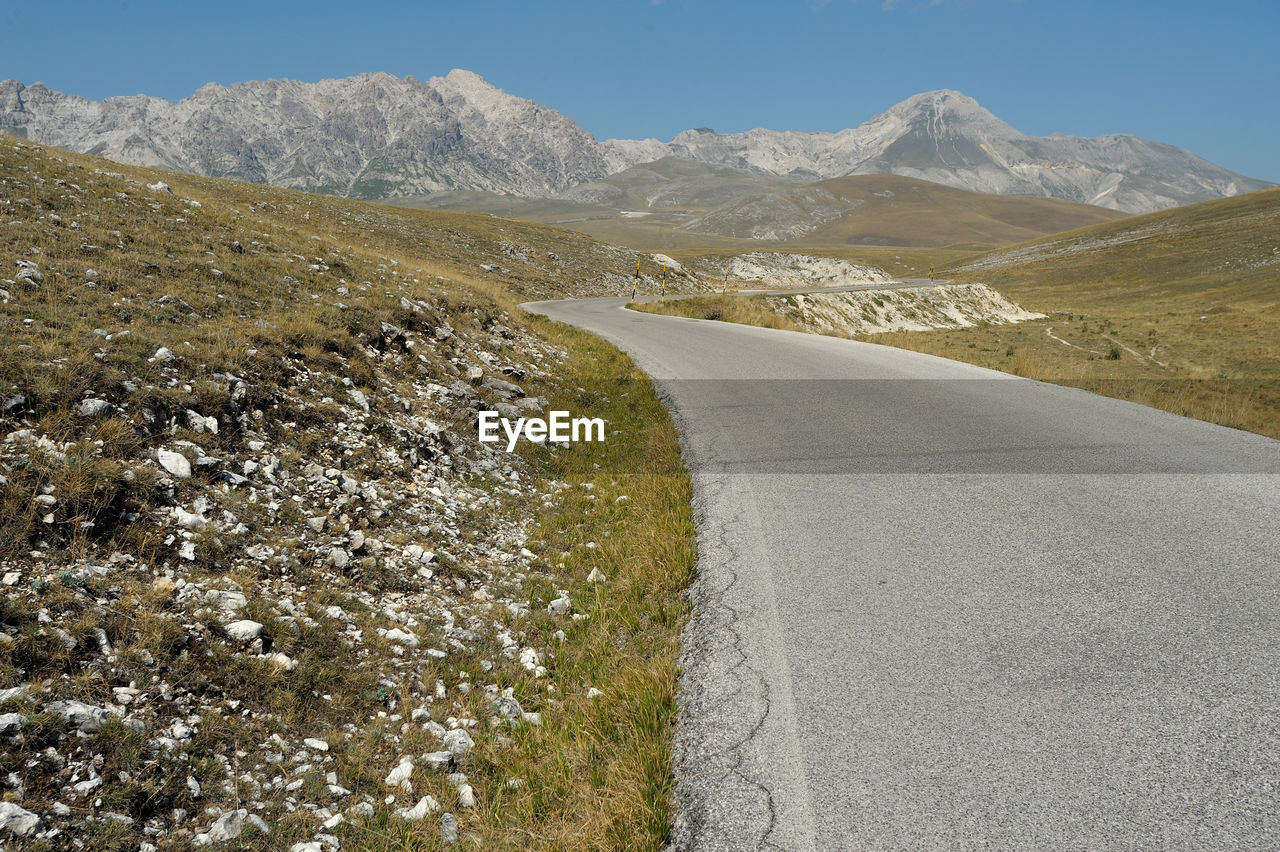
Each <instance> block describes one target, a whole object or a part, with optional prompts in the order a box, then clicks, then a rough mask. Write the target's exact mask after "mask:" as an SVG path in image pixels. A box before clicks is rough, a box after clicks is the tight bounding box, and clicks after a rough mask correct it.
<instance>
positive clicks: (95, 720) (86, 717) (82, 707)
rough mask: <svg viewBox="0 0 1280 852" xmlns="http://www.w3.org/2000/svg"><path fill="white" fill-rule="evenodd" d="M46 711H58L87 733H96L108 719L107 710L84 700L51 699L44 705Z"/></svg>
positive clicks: (72, 724) (78, 728) (69, 721)
mask: <svg viewBox="0 0 1280 852" xmlns="http://www.w3.org/2000/svg"><path fill="white" fill-rule="evenodd" d="M44 712H46V713H57V714H58V715H59V716H61V717H62V718H64V719H66V720H67V723H68V724H70V725H71V727H73V728H75V729H76V730H78V731H83V732H84V733H86V734H96V733H97V732H98V731H100V730H102V726H103V724H104V723H105V722H106V721H107V715H108V714H107V711H106V710H104V709H103V708H101V707H94V706H93V705H92V704H85V703H84V702H82V701H51V702H49V703H48V704H46V705H44Z"/></svg>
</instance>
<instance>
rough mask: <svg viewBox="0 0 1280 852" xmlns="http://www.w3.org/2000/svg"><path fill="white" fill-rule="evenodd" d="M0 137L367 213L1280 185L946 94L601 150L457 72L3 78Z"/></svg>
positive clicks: (1163, 198)
mask: <svg viewBox="0 0 1280 852" xmlns="http://www.w3.org/2000/svg"><path fill="white" fill-rule="evenodd" d="M0 131H5V132H9V133H15V134H17V135H21V136H25V137H27V138H29V139H32V140H35V141H40V142H45V143H48V144H52V145H58V146H61V147H65V148H69V149H72V150H76V151H82V152H88V153H93V154H97V155H100V156H104V157H109V158H111V159H115V160H119V161H121V162H126V163H132V164H137V165H147V166H159V167H164V168H172V169H178V170H182V171H190V172H197V173H201V174H208V175H214V176H219V177H233V178H240V179H244V180H250V181H256V182H260V183H269V184H274V185H278V186H286V187H292V188H297V189H305V190H311V191H316V192H323V193H329V194H335V195H344V196H350V197H358V198H398V197H406V196H418V195H426V194H431V193H435V192H440V191H445V190H469V191H475V190H479V191H486V192H497V193H509V194H514V195H520V196H525V197H531V198H555V197H560V196H562V195H565V194H566V193H568V197H569V198H570V199H571V200H574V201H582V200H585V198H586V197H590V198H591V200H592V201H593V202H594V203H605V204H608V203H609V199H605V198H601V197H598V195H599V194H598V192H595V193H594V194H593V191H590V190H584V189H583V188H582V187H583V185H584V184H591V183H593V182H599V181H600V180H601V179H603V178H606V177H608V176H610V175H614V174H618V173H621V172H625V171H626V170H628V169H630V168H633V167H635V166H638V165H641V164H645V163H650V162H653V161H657V160H660V159H663V158H677V159H682V160H688V161H696V162H700V163H703V164H706V165H710V166H715V167H718V168H719V169H720V170H721V171H722V172H723V174H724V177H725V182H726V184H727V185H732V184H734V183H738V184H740V183H741V182H742V178H743V177H744V176H754V177H776V178H780V179H782V180H786V181H794V182H796V183H808V182H812V181H817V180H821V179H827V178H834V177H842V176H847V175H860V174H896V175H903V176H907V177H915V178H921V179H924V180H929V181H933V182H936V183H942V184H945V185H948V186H952V187H956V188H960V189H969V190H975V191H979V192H987V193H998V194H1016V195H1040V196H1046V197H1051V198H1060V199H1065V200H1069V201H1078V202H1083V203H1087V204H1092V205H1097V206H1102V207H1108V208H1111V209H1114V210H1120V211H1124V212H1130V213H1140V212H1149V211H1152V210H1158V209H1162V208H1167V207H1173V206H1177V205H1180V204H1187V203H1191V202H1195V201H1203V200H1207V199H1211V198H1218V197H1224V196H1231V195H1238V194H1241V193H1244V192H1250V191H1253V190H1257V189H1262V188H1265V187H1267V186H1270V184H1268V183H1266V182H1264V181H1259V180H1254V179H1252V178H1248V177H1246V176H1244V175H1240V174H1237V173H1235V172H1231V171H1228V170H1226V169H1223V168H1221V167H1219V166H1216V165H1214V164H1213V163H1210V162H1208V161H1206V160H1204V159H1201V158H1200V157H1197V156H1195V155H1194V154H1191V153H1190V152H1188V151H1185V150H1183V149H1181V148H1176V147H1174V146H1171V145H1165V144H1161V143H1158V142H1152V141H1148V140H1145V139H1141V138H1138V137H1136V136H1128V135H1111V136H1102V137H1098V138H1094V139H1089V138H1081V137H1074V136H1064V135H1061V134H1054V135H1052V136H1047V137H1032V136H1026V135H1024V134H1022V133H1020V132H1019V131H1017V130H1016V129H1014V128H1013V127H1011V126H1009V125H1008V124H1006V123H1005V122H1003V121H1001V120H1000V119H998V118H997V117H996V116H994V115H992V114H991V113H990V112H989V111H987V110H986V109H984V108H983V107H982V106H981V105H979V104H978V102H977V101H975V100H974V99H972V98H970V97H967V96H965V95H963V94H961V93H959V92H954V91H947V90H943V91H936V92H927V93H924V94H920V95H916V96H915V97H912V98H909V99H908V100H906V101H903V102H902V103H900V104H897V105H896V106H894V107H892V108H890V109H889V110H888V111H886V112H884V113H882V114H881V115H878V116H876V117H875V118H872V119H871V120H869V121H866V122H864V123H862V124H860V125H858V126H856V127H851V128H849V129H846V130H841V131H839V132H837V133H800V132H792V131H774V130H763V129H757V130H751V131H749V132H746V133H737V134H720V133H716V132H714V131H711V130H705V129H702V130H688V131H685V132H683V133H681V134H679V135H677V136H676V137H675V138H674V139H672V140H671V141H670V142H661V141H659V140H657V139H645V140H617V139H610V140H605V141H603V142H600V141H597V140H596V139H595V138H594V137H593V136H591V135H590V134H589V133H587V132H586V131H584V130H583V129H582V128H581V127H579V126H578V125H577V124H576V123H575V122H574V121H572V120H571V119H569V118H567V117H566V116H564V115H562V114H560V113H558V112H556V111H555V110H553V109H550V108H548V107H545V106H542V105H540V104H537V103H534V102H533V101H529V100H526V99H523V98H519V97H516V96H514V95H511V94H508V93H506V92H503V91H501V90H500V89H497V88H495V87H493V86H491V85H489V84H488V83H487V82H485V81H484V80H483V79H482V78H481V77H479V76H477V75H476V74H473V73H471V72H469V71H463V70H454V71H452V72H450V73H449V74H448V75H447V76H445V77H434V78H431V79H430V80H427V81H420V80H417V79H415V78H413V77H403V78H401V77H395V76H393V75H390V74H385V73H375V74H362V75H360V76H357V77H351V78H348V79H340V80H322V81H320V82H318V83H302V82H297V81H293V80H267V81H261V82H248V83H236V84H233V85H231V86H222V85H218V84H213V83H211V84H209V85H207V86H204V87H202V88H201V89H200V90H199V91H197V92H195V93H194V94H193V95H191V96H190V97H188V98H184V99H183V100H181V101H178V102H177V103H174V102H171V101H167V100H163V99H160V98H153V97H147V96H144V95H137V96H133V97H120V98H108V99H106V100H103V101H101V102H94V101H89V100H86V99H84V98H80V97H76V96H74V95H66V94H62V93H59V92H55V91H53V90H51V89H48V88H47V87H45V86H43V85H41V84H39V83H36V84H34V85H31V86H24V85H23V84H22V83H20V82H18V81H17V80H7V81H4V82H3V83H0ZM755 191H758V188H757V189H756V190H755ZM726 192H728V190H727V191H726ZM584 196H585V197H584Z"/></svg>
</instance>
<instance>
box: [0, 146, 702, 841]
mask: <svg viewBox="0 0 1280 852" xmlns="http://www.w3.org/2000/svg"><path fill="white" fill-rule="evenodd" d="M161 181H163V183H164V184H168V186H166V185H163V184H162V183H161ZM634 262H635V261H634V255H631V254H629V253H622V254H620V253H618V252H617V251H615V250H612V249H609V248H607V247H604V246H601V245H599V244H597V243H595V242H594V241H592V240H590V239H588V238H586V237H583V236H581V235H578V234H573V233H569V232H565V231H557V230H555V229H548V228H542V227H537V226H529V225H522V224H517V223H512V222H507V221H502V220H497V219H494V218H492V217H487V216H471V215H463V214H439V213H425V212H417V211H407V210H402V209H395V208H389V207H380V206H374V205H368V204H362V203H358V202H350V201H344V200H340V199H334V198H325V197H319V196H311V195H305V194H302V193H296V192H289V191H284V190H276V189H270V188H266V187H261V186H253V185H247V184H237V183H230V182H226V181H218V180H214V179H206V178H199V177H193V176H189V175H180V174H169V173H164V174H161V173H157V172H152V171H148V170H144V169H137V168H129V167H123V166H119V165H117V164H114V163H107V162H105V161H101V160H95V159H93V158H91V157H85V156H77V155H71V154H67V153H65V152H60V151H56V150H53V149H46V148H42V147H39V146H34V145H29V144H26V143H23V142H21V141H19V140H16V139H13V138H9V137H0V341H2V343H0V346H3V359H2V360H0V512H2V513H3V515H2V518H3V520H0V576H3V586H2V587H0V647H2V648H3V650H2V651H0V720H3V722H2V723H3V725H4V731H5V735H4V736H3V737H2V738H0V778H4V779H7V780H6V781H5V782H4V783H5V793H4V797H5V800H6V802H11V803H12V804H13V805H14V806H17V807H21V808H23V809H25V810H27V811H29V812H30V813H32V814H33V815H34V816H35V817H37V818H38V819H39V821H40V825H39V827H38V828H37V829H35V830H33V832H32V833H31V834H29V835H28V836H26V837H25V839H23V840H20V841H14V842H19V843H22V844H24V845H23V846H22V847H21V848H32V849H71V848H92V849H104V850H116V849H120V850H124V849H128V850H136V849H138V848H140V846H141V847H142V848H146V847H145V846H143V844H151V845H152V846H153V847H158V848H159V849H163V850H169V849H174V850H176V849H186V848H189V847H191V846H192V845H193V844H196V843H198V842H200V841H201V840H203V839H205V838H207V839H211V840H217V839H219V838H220V837H230V839H228V840H225V841H223V842H220V843H219V848H225V849H255V850H277V849H288V848H290V847H291V846H292V845H293V844H294V843H297V842H304V841H305V842H320V843H325V844H327V843H329V842H330V841H329V840H328V839H327V838H333V839H334V840H333V842H335V843H340V844H341V846H342V848H343V849H362V850H365V849H367V850H392V849H394V850H408V849H436V848H439V847H440V845H441V843H442V836H447V835H448V834H449V833H450V832H451V831H452V830H453V829H454V828H455V827H456V830H457V831H458V833H459V835H460V837H461V839H462V841H463V842H464V843H465V844H466V846H467V847H468V848H471V847H477V848H496V849H504V848H528V847H533V848H544V849H588V848H658V847H660V846H661V844H662V842H663V839H664V837H665V833H666V825H667V819H668V811H667V808H668V793H669V788H670V784H671V774H670V760H669V737H670V730H671V722H672V719H673V714H674V710H675V703H674V702H675V698H674V696H675V678H676V659H677V650H678V636H679V629H680V625H681V623H682V621H683V617H684V612H685V602H684V599H683V597H682V592H683V588H684V586H685V585H686V584H687V582H688V580H689V578H690V575H691V571H692V547H693V544H692V541H693V538H692V537H693V526H692V519H691V516H690V509H689V480H688V477H687V475H686V473H685V472H684V470H683V468H682V466H681V463H680V458H679V451H678V445H677V442H676V439H675V433H674V430H673V429H672V427H671V424H670V422H669V421H668V419H667V417H666V414H665V412H664V411H663V409H662V407H661V405H660V404H659V402H658V400H657V398H656V396H655V395H654V392H653V389H652V387H651V385H650V384H649V382H648V380H647V379H646V378H645V377H644V376H643V374H641V373H639V372H638V371H637V370H636V369H635V368H634V366H633V365H631V364H630V362H629V361H628V360H627V359H626V358H625V357H624V356H622V355H621V354H620V353H618V352H617V351H616V350H614V349H612V348H611V347H608V346H607V345H605V344H603V343H601V342H600V341H598V340H595V339H594V338H590V337H588V336H586V335H583V334H579V333H577V332H574V331H572V330H570V329H567V328H564V327H561V326H556V325H554V324H552V323H550V322H547V321H543V320H541V319H538V318H529V317H527V316H525V315H524V314H523V313H522V312H520V311H519V310H517V309H516V308H515V303H516V301H517V300H519V299H520V298H523V297H524V296H543V295H555V294H563V293H574V294H589V293H593V292H601V291H604V292H614V291H615V286H616V284H617V280H618V279H621V280H622V281H625V282H628V283H629V278H627V277H626V276H627V273H629V272H630V270H631V269H633V268H634ZM517 294H519V295H517ZM486 408H498V409H500V410H505V411H509V412H511V413H512V414H515V413H516V412H519V413H523V414H529V413H534V412H538V411H545V410H548V409H552V408H560V409H567V410H570V411H573V412H574V413H575V414H580V415H586V416H599V417H603V418H605V419H606V420H607V421H608V423H609V427H610V433H611V436H610V437H609V438H608V439H607V440H606V441H605V442H604V443H594V444H577V445H572V446H567V447H548V446H545V445H526V446H523V447H522V448H521V449H520V451H519V452H518V453H516V454H514V455H508V454H506V453H505V452H503V451H502V450H501V449H498V448H495V447H494V446H492V445H487V444H483V445H482V444H480V443H479V442H478V440H477V437H476V418H477V412H478V410H480V409H486ZM553 601H559V602H558V603H555V604H553ZM464 732H465V733H464ZM396 773H399V774H401V775H403V776H404V778H403V779H399V778H397V777H396ZM389 778H390V779H392V780H390V781H389V780H388V779H389ZM202 835H203V836H204V837H202ZM9 839H10V838H5V840H4V841H3V842H8V841H9Z"/></svg>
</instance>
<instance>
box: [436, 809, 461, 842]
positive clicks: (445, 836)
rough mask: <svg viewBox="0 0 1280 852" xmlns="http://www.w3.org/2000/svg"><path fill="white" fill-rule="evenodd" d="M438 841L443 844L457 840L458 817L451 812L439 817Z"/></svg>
mask: <svg viewBox="0 0 1280 852" xmlns="http://www.w3.org/2000/svg"><path fill="white" fill-rule="evenodd" d="M440 842H441V843H442V844H444V845H445V846H452V845H453V844H455V843H457V842H458V818H457V817H455V816H454V815H453V814H445V815H444V816H442V817H440Z"/></svg>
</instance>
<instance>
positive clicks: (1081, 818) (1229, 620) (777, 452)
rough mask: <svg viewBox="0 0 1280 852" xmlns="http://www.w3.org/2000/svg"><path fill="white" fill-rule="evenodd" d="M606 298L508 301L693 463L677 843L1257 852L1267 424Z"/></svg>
mask: <svg viewBox="0 0 1280 852" xmlns="http://www.w3.org/2000/svg"><path fill="white" fill-rule="evenodd" d="M622 303H623V302H622V300H620V299H619V300H581V301H567V302H555V303H540V304H538V305H534V306H530V307H531V309H533V310H536V311H538V312H542V313H546V314H549V315H551V316H553V317H555V318H556V319H560V320H564V321H566V322H569V323H572V324H574V325H577V326H580V327H582V328H585V329H588V330H590V331H593V332H595V333H597V334H599V335H601V336H602V337H605V338H607V339H609V340H610V341H612V342H614V343H615V344H617V345H619V346H620V347H622V348H623V349H625V350H626V351H627V352H629V353H630V354H631V355H632V357H633V358H634V359H635V361H636V362H637V364H639V365H640V366H641V367H642V368H643V369H644V370H645V371H647V372H648V373H649V374H650V375H651V376H652V377H653V378H654V380H655V381H656V383H657V384H658V386H659V388H660V391H661V392H662V393H663V394H664V395H665V398H666V399H667V401H668V403H669V406H670V407H671V409H672V413H673V416H674V417H675V418H676V421H677V425H678V427H679V429H680V432H681V436H682V441H683V443H684V447H685V452H686V459H687V461H688V463H689V465H690V468H691V471H692V473H693V476H694V484H695V495H696V496H695V500H696V509H697V513H698V529H699V576H698V579H697V581H696V584H695V587H694V588H693V590H692V596H693V604H694V614H693V617H692V620H691V623H690V624H689V627H688V631H687V634H686V651H685V658H684V678H683V680H682V684H681V720H680V725H679V729H678V735H677V748H676V760H677V810H676V827H675V830H674V835H673V839H672V846H673V848H676V849H697V850H704V849H707V850H710V849H726V850H728V849H732V850H742V849H761V848H776V849H786V850H805V849H903V848H923V849H954V848H977V847H990V848H998V849H1100V848H1125V849H1129V848H1178V849H1224V848H1247V849H1262V848H1277V847H1280V556H1277V554H1278V553H1280V442H1276V441H1272V440H1269V439H1265V438H1261V437H1258V436H1254V435H1250V434H1246V433H1242V432H1237V431H1233V430H1229V429H1224V428H1220V427H1217V426H1213V425H1209V424H1205V423H1200V422H1198V421H1192V420H1187V419H1183V418H1179V417H1175V416H1172V415H1169V414H1165V413H1163V412H1159V411H1155V410H1152V409H1148V408H1144V407H1141V406H1137V405H1133V404H1130V403H1126V402H1122V401H1118V400H1113V399H1107V398H1103V397H1098V396H1094V395H1091V394H1088V393H1084V392H1082V391H1077V390H1073V389H1069V388H1061V387H1056V386H1052V385H1046V384H1041V383H1038V382H1032V381H1028V380H1023V379H1017V378H1013V377H1010V376H1006V375H1003V374H999V373H992V372H989V371H985V370H981V369H979V368H976V367H970V366H968V365H963V364H958V363H955V362H951V361H945V360H941V359H937V358H933V357H930V356H926V355H920V354H916V353H911V352H905V351H901V350H895V349H889V348H886V347H877V346H873V345H868V344H860V343H855V342H850V341H845V340H837V339H833V338H825V337H819V336H814V335H804V334H799V333H793V332H780V331H772V330H767V329H757V328H749V327H744V326H735V325H730V324H727V323H717V322H709V321H699V320H689V319H682V318H676V317H662V316H655V315H650V314H641V313H635V312H630V311H625V310H624V309H622V307H621V306H622ZM575 414H577V413H576V412H575Z"/></svg>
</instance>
